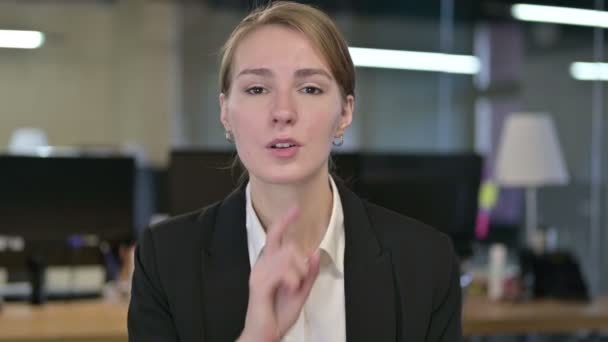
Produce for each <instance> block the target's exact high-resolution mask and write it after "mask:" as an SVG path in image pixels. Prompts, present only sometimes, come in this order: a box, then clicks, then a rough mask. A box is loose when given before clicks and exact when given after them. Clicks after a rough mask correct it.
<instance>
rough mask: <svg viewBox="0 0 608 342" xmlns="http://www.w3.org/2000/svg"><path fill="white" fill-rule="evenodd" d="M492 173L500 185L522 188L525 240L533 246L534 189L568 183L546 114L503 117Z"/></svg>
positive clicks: (548, 116) (555, 135)
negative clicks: (524, 201)
mask: <svg viewBox="0 0 608 342" xmlns="http://www.w3.org/2000/svg"><path fill="white" fill-rule="evenodd" d="M495 175H496V180H497V182H498V183H499V184H501V185H504V186H513V187H525V188H526V241H527V243H528V244H529V246H530V247H537V246H535V245H536V243H535V239H536V237H537V236H538V234H537V228H538V227H537V225H538V223H537V210H538V209H537V204H536V203H537V199H536V189H537V188H538V187H540V186H545V185H563V184H567V183H568V170H567V169H566V166H565V164H564V159H563V157H562V152H561V148H560V145H559V141H558V139H557V134H556V132H555V127H554V125H553V120H552V118H551V116H550V115H549V114H544V113H514V114H511V115H509V116H508V117H507V119H506V121H505V125H504V127H503V131H502V136H501V139H500V143H499V147H498V155H497V159H496V172H495Z"/></svg>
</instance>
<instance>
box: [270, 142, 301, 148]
mask: <svg viewBox="0 0 608 342" xmlns="http://www.w3.org/2000/svg"><path fill="white" fill-rule="evenodd" d="M295 146H296V144H292V143H276V144H272V145H270V148H274V149H286V148H290V147H295Z"/></svg>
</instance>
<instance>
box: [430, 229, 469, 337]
mask: <svg viewBox="0 0 608 342" xmlns="http://www.w3.org/2000/svg"><path fill="white" fill-rule="evenodd" d="M445 240H446V244H447V245H448V246H446V250H448V251H449V260H446V265H448V267H445V268H444V269H445V270H447V272H442V273H443V274H441V275H440V279H441V280H440V282H439V284H440V286H438V288H439V290H438V291H437V298H438V299H439V300H438V301H437V303H436V305H434V307H433V312H432V316H431V322H430V327H429V335H428V336H429V338H428V341H436V342H459V341H461V340H462V326H461V324H462V298H461V289H460V267H459V263H458V258H457V257H456V253H455V252H454V248H453V246H452V243H451V242H450V241H449V239H448V238H447V237H445Z"/></svg>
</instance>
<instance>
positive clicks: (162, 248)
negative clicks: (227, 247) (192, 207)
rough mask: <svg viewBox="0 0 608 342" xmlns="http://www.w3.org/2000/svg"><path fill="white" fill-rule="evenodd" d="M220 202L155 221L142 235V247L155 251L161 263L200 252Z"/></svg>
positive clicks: (144, 251)
mask: <svg viewBox="0 0 608 342" xmlns="http://www.w3.org/2000/svg"><path fill="white" fill-rule="evenodd" d="M218 206H219V203H216V204H213V205H210V206H208V207H205V208H202V209H199V210H196V211H193V212H190V213H186V214H182V215H178V216H174V217H171V218H169V219H166V220H164V221H161V222H159V223H156V224H154V225H151V226H150V227H148V228H146V229H145V230H144V232H143V233H142V236H141V237H140V238H139V239H138V246H139V248H140V249H141V250H142V252H143V253H144V254H150V253H153V254H154V258H155V259H156V260H157V261H158V262H160V263H163V262H169V261H171V260H175V259H179V258H181V257H184V256H185V255H184V254H190V253H198V252H199V251H200V250H201V248H202V247H203V246H204V241H205V236H206V232H207V231H210V230H211V229H212V227H213V220H214V216H215V212H216V211H217V207H218Z"/></svg>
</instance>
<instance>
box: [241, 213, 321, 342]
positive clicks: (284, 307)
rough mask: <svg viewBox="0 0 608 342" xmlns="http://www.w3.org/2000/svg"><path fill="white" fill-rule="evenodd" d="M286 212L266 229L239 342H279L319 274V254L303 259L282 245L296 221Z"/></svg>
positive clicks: (298, 252)
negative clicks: (289, 227)
mask: <svg viewBox="0 0 608 342" xmlns="http://www.w3.org/2000/svg"><path fill="white" fill-rule="evenodd" d="M297 214H298V211H297V209H293V210H290V211H289V212H288V213H287V215H285V216H284V217H283V218H281V219H280V220H279V221H278V222H276V223H275V224H273V225H272V226H271V227H270V228H269V229H268V234H267V239H266V246H265V247H264V250H263V253H262V254H261V255H260V257H259V258H258V260H257V262H256V264H255V265H254V267H253V270H252V271H251V276H250V278H249V303H248V306H247V317H246V319H245V328H244V329H243V332H242V334H241V337H240V338H239V341H264V342H275V341H279V340H280V339H281V338H282V337H283V336H284V335H285V334H286V333H287V331H288V330H289V328H291V326H292V325H293V324H294V323H295V322H296V320H297V319H298V316H299V315H300V311H302V307H303V306H304V302H305V301H306V298H308V295H309V293H310V289H311V288H312V285H313V284H314V282H315V279H316V278H317V275H318V274H319V259H320V258H319V251H318V250H317V251H315V252H314V253H312V254H311V255H309V256H308V257H306V256H304V254H303V253H302V252H300V251H299V250H298V249H297V247H296V246H295V245H294V244H293V243H289V242H287V243H284V242H283V236H284V235H285V231H286V230H287V227H288V226H289V225H290V224H291V223H293V221H294V220H295V218H296V217H297Z"/></svg>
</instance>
